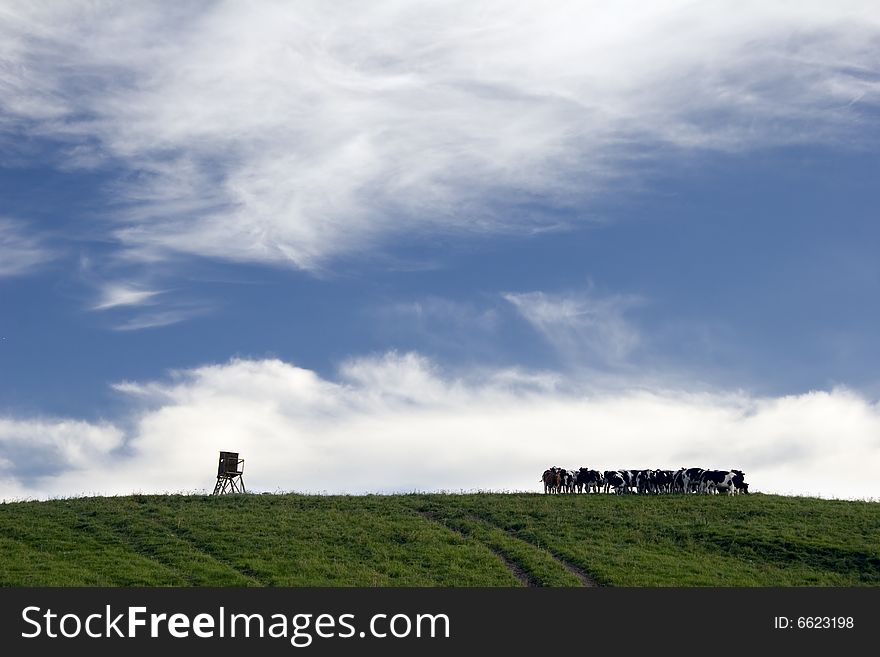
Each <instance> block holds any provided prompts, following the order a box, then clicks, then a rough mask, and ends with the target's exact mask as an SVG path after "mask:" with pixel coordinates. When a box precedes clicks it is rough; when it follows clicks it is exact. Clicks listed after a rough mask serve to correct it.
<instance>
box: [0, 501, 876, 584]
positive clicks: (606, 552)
mask: <svg viewBox="0 0 880 657" xmlns="http://www.w3.org/2000/svg"><path fill="white" fill-rule="evenodd" d="M596 584H598V585H610V586H705V585H723V586H802V585H837V586H853V585H873V586H877V585H880V504H876V503H864V502H844V501H830V500H818V499H811V498H797V497H778V496H771V495H751V496H737V497H726V496H712V497H710V496H702V495H689V496H678V495H666V496H662V497H639V496H634V495H632V496H620V497H619V496H614V495H589V496H588V495H577V496H575V495H559V496H556V495H554V496H549V495H547V496H545V495H538V494H473V495H422V494H413V495H394V496H365V497H348V496H332V497H330V496H306V495H232V496H225V497H207V496H183V495H181V496H174V495H172V496H144V495H135V496H131V497H109V498H79V499H70V500H53V501H49V502H16V503H9V504H3V505H0V585H4V586H42V585H57V586H188V585H192V586H226V585H228V586H263V585H269V586H306V585H311V586H522V585H528V586H584V585H588V586H589V585H596Z"/></svg>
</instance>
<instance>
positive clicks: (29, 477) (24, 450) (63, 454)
mask: <svg viewBox="0 0 880 657" xmlns="http://www.w3.org/2000/svg"><path fill="white" fill-rule="evenodd" d="M121 445H122V432H121V431H120V430H119V429H118V428H116V427H113V426H112V425H110V424H106V423H104V424H93V423H89V422H83V421H80V420H72V419H69V418H61V419H59V418H41V419H27V420H21V419H16V418H11V417H2V416H0V448H2V450H3V457H2V459H0V480H4V479H5V480H6V481H7V482H9V481H17V482H18V484H17V485H18V486H19V487H24V486H25V485H28V484H32V483H33V480H34V479H36V478H38V477H41V476H46V475H47V473H50V474H51V473H57V472H65V473H69V472H70V471H71V469H72V470H73V471H81V470H84V471H89V470H90V469H91V468H93V467H95V466H96V464H97V463H98V462H101V461H102V459H103V458H104V457H106V456H107V455H108V454H109V453H111V452H112V451H113V450H114V449H117V448H118V447H120V446H121ZM2 485H3V484H2V483H0V486H2ZM13 490H14V489H13ZM3 494H4V495H9V494H10V490H9V488H4V489H3Z"/></svg>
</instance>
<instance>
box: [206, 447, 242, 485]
mask: <svg viewBox="0 0 880 657" xmlns="http://www.w3.org/2000/svg"><path fill="white" fill-rule="evenodd" d="M246 492H247V491H246V490H245V489H244V459H240V458H238V452H220V462H219V463H218V464H217V483H216V484H215V485H214V492H213V493H212V494H213V495H224V494H226V493H246Z"/></svg>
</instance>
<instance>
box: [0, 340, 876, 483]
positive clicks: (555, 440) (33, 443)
mask: <svg viewBox="0 0 880 657" xmlns="http://www.w3.org/2000/svg"><path fill="white" fill-rule="evenodd" d="M117 390H118V391H119V392H120V393H121V394H124V395H126V396H129V397H136V398H137V400H138V405H137V406H136V407H135V408H134V409H132V410H131V411H130V413H129V414H127V415H125V416H124V417H122V418H120V420H119V424H120V426H127V427H131V429H130V430H128V431H126V432H123V431H122V430H121V429H119V428H117V427H115V426H113V425H102V424H90V423H83V422H77V421H73V420H70V419H64V418H58V419H44V420H39V421H37V420H27V419H15V418H0V445H2V446H3V448H4V456H5V458H6V459H7V462H5V463H4V464H0V498H9V497H27V496H36V497H45V496H49V495H73V494H81V493H84V492H88V493H103V494H125V493H131V492H132V491H139V492H151V491H192V490H204V489H207V488H209V487H210V486H211V485H212V484H213V480H212V477H213V474H214V472H213V471H212V465H213V466H214V467H216V455H217V452H218V450H220V449H230V448H234V449H236V450H238V451H239V452H240V453H241V454H242V455H243V456H244V457H245V458H246V460H247V470H246V475H245V477H246V480H247V483H248V486H249V488H250V489H252V490H270V491H272V490H299V491H312V492H322V491H326V492H347V493H362V492H392V491H393V492H400V491H412V490H459V489H496V490H531V491H537V490H538V489H539V484H538V477H539V474H540V472H541V470H542V469H543V468H545V467H547V466H548V465H551V464H558V465H562V466H564V467H572V466H574V467H578V466H581V465H585V466H589V467H596V468H599V469H610V468H615V469H616V468H631V467H666V468H678V467H681V466H687V467H690V466H699V467H718V468H731V467H736V468H739V469H743V470H745V471H746V473H747V480H748V481H749V482H750V484H751V487H752V489H753V490H758V491H762V492H782V493H800V494H818V495H823V496H837V497H855V498H860V497H874V498H876V496H877V491H878V490H880V488H878V486H880V478H878V474H877V473H878V472H880V442H878V440H877V436H878V435H880V409H878V406H877V404H876V403H873V402H871V401H869V400H867V399H865V398H864V397H862V396H860V395H858V394H856V393H854V392H851V391H848V390H845V389H835V390H829V391H811V392H807V393H803V394H799V395H790V396H784V397H755V396H751V395H747V394H745V393H742V392H728V393H715V394H707V393H693V392H689V391H687V390H683V389H654V390H646V389H644V388H639V389H629V390H617V391H610V392H596V391H593V392H588V391H587V388H586V387H585V386H584V382H583V381H580V380H579V379H577V378H572V377H556V378H555V379H554V380H553V381H552V382H551V381H548V380H547V379H546V377H544V376H542V375H535V376H528V375H527V373H523V372H511V371H508V370H504V369H498V370H492V371H488V370H484V371H482V372H480V373H477V374H456V373H451V372H448V371H444V370H443V368H441V367H440V366H438V365H437V364H436V363H434V362H432V361H430V360H428V359H426V358H424V357H422V356H419V355H418V354H413V353H409V354H398V353H388V354H384V355H381V356H375V357H368V358H360V359H353V360H351V361H349V362H347V363H345V364H344V366H343V367H342V368H341V370H340V372H339V374H338V376H337V377H335V378H332V379H331V378H324V377H321V376H319V375H318V374H316V373H315V372H313V371H310V370H306V369H303V368H300V367H297V366H295V365H293V364H291V363H286V362H283V361H279V360H232V361H229V362H227V363H222V364H215V365H206V366H203V367H198V368H193V369H189V370H182V371H178V372H175V374H174V376H173V377H170V378H168V379H165V380H160V381H146V382H126V383H123V384H119V385H118V386H117ZM156 454H174V458H173V459H170V460H168V459H157V458H156ZM854 463H858V464H859V476H855V477H843V476H831V477H829V476H828V473H829V472H832V473H833V472H848V471H851V470H852V464H854Z"/></svg>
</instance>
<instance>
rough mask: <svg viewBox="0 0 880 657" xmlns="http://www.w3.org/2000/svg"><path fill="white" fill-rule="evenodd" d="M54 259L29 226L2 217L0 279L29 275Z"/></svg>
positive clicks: (53, 255) (0, 224)
mask: <svg viewBox="0 0 880 657" xmlns="http://www.w3.org/2000/svg"><path fill="white" fill-rule="evenodd" d="M54 258H55V254H54V252H53V251H52V250H51V249H50V248H48V247H47V246H46V245H45V242H44V241H43V240H42V239H41V238H40V237H39V236H37V235H35V234H34V233H33V232H32V231H29V230H28V228H27V224H25V223H23V222H20V221H13V220H12V219H6V218H4V217H0V278H4V277H11V276H20V275H22V274H26V273H29V272H31V271H33V270H35V269H37V268H38V267H39V266H40V265H42V264H44V263H46V262H48V261H50V260H52V259H54Z"/></svg>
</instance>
